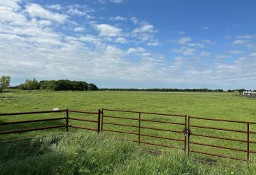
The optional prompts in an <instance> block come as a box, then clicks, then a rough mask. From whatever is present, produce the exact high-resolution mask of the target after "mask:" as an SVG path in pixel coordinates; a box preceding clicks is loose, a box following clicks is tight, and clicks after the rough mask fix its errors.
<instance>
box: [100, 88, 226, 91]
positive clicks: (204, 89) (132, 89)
mask: <svg viewBox="0 0 256 175" xmlns="http://www.w3.org/2000/svg"><path fill="white" fill-rule="evenodd" d="M100 90H104V91H155V92H223V91H224V90H223V89H206V88H203V89H177V88H174V89H172V88H151V89H135V88H130V89H125V88H124V89H123V88H120V89H118V88H104V89H100Z"/></svg>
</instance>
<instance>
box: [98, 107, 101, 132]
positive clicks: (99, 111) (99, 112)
mask: <svg viewBox="0 0 256 175" xmlns="http://www.w3.org/2000/svg"><path fill="white" fill-rule="evenodd" d="M100 114H101V110H100V109H99V110H98V133H99V132H100Z"/></svg>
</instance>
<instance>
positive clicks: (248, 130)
mask: <svg viewBox="0 0 256 175" xmlns="http://www.w3.org/2000/svg"><path fill="white" fill-rule="evenodd" d="M249 160H250V123H249V122H248V123H247V161H249Z"/></svg>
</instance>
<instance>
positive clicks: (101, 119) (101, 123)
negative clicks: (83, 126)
mask: <svg viewBox="0 0 256 175" xmlns="http://www.w3.org/2000/svg"><path fill="white" fill-rule="evenodd" d="M103 110H104V109H103V108H102V109H101V129H100V131H101V132H102V131H103V116H104V115H103Z"/></svg>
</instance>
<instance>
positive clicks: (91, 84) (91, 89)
mask: <svg viewBox="0 0 256 175" xmlns="http://www.w3.org/2000/svg"><path fill="white" fill-rule="evenodd" d="M88 90H89V91H97V90H98V87H97V86H96V85H95V84H93V83H90V84H88Z"/></svg>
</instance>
